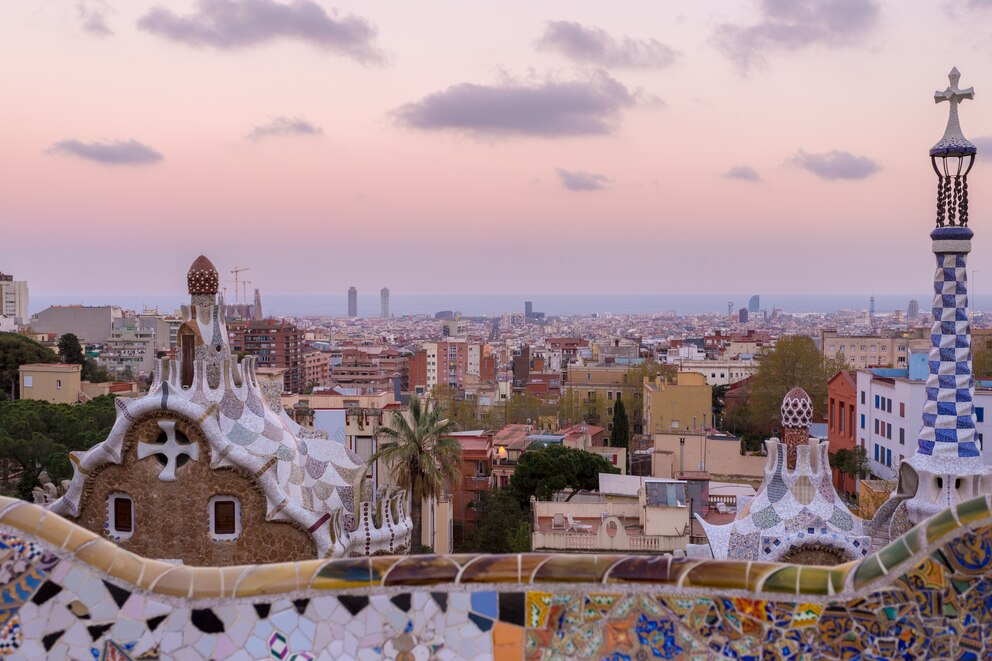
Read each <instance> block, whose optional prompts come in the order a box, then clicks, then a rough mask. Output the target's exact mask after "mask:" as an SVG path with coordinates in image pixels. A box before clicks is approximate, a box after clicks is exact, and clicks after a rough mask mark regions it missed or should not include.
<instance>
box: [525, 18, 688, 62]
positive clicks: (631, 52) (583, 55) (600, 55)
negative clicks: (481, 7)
mask: <svg viewBox="0 0 992 661" xmlns="http://www.w3.org/2000/svg"><path fill="white" fill-rule="evenodd" d="M534 45H535V46H536V47H537V48H538V49H540V50H546V51H556V52H558V53H561V54H562V55H564V56H565V57H567V58H569V59H571V60H573V61H574V62H578V63H579V64H594V65H596V66H600V67H606V68H618V69H663V68H665V67H668V66H671V65H672V63H673V62H675V60H676V59H677V58H678V56H679V55H680V53H679V52H678V51H677V50H675V49H674V48H672V47H671V46H668V45H666V44H663V43H661V42H660V41H658V40H657V39H632V38H630V37H628V36H624V37H623V38H622V39H616V38H614V37H612V36H610V35H609V34H608V33H607V32H606V31H605V30H603V29H601V28H597V27H590V26H585V25H582V24H581V23H576V22H574V21H548V23H547V25H546V26H545V28H544V34H542V35H541V37H540V38H539V39H538V40H537V41H536V42H535V43H534Z"/></svg>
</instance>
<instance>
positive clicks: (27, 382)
mask: <svg viewBox="0 0 992 661" xmlns="http://www.w3.org/2000/svg"><path fill="white" fill-rule="evenodd" d="M33 385H34V377H33V376H31V375H30V374H25V375H24V387H25V388H30V387H32V386H33Z"/></svg>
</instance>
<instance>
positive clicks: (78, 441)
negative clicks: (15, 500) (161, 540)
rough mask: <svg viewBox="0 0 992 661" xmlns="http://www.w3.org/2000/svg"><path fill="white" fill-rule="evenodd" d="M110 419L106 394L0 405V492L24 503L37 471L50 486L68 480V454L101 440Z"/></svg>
mask: <svg viewBox="0 0 992 661" xmlns="http://www.w3.org/2000/svg"><path fill="white" fill-rule="evenodd" d="M115 419H116V410H115V407H114V397H113V396H111V395H104V396H102V397H96V398H94V399H92V400H90V401H89V402H86V403H85V404H73V405H70V404H50V403H48V402H41V401H37V400H32V399H22V400H18V401H11V402H0V490H2V492H3V493H4V494H7V495H12V494H14V493H15V492H16V494H17V495H19V496H21V497H23V498H30V497H31V489H32V488H33V487H34V486H35V485H36V484H37V482H38V474H39V473H40V472H41V471H42V470H45V471H47V472H48V475H49V476H50V477H51V478H52V480H53V481H55V482H56V483H57V482H59V481H60V480H64V479H68V478H70V477H72V466H71V464H70V463H69V452H70V451H73V450H78V451H82V450H88V449H89V448H91V447H93V446H94V445H96V444H97V443H99V442H100V441H102V440H104V439H105V438H106V437H107V435H108V434H109V433H110V430H111V428H112V427H113V426H114V420H115ZM14 475H20V478H19V480H18V483H17V485H16V486H14V485H12V484H11V477H12V476H14Z"/></svg>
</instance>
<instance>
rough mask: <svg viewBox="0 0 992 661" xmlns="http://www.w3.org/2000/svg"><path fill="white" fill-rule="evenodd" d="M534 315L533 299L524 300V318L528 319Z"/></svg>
mask: <svg viewBox="0 0 992 661" xmlns="http://www.w3.org/2000/svg"><path fill="white" fill-rule="evenodd" d="M533 316H534V301H524V318H525V319H530V318H531V317H533Z"/></svg>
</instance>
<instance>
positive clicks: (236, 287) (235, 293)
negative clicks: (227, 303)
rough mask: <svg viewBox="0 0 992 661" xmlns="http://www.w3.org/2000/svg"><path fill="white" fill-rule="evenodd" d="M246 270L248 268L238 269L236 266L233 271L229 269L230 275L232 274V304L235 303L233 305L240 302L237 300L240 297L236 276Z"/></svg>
mask: <svg viewBox="0 0 992 661" xmlns="http://www.w3.org/2000/svg"><path fill="white" fill-rule="evenodd" d="M248 268H249V267H247V266H246V267H244V268H238V267H237V266H235V267H234V268H233V269H231V273H233V274H234V299H235V300H234V302H235V304H237V303H240V302H241V301H240V300H239V297H240V296H241V290H240V289H238V274H239V273H241V272H242V271H247V270H248Z"/></svg>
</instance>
